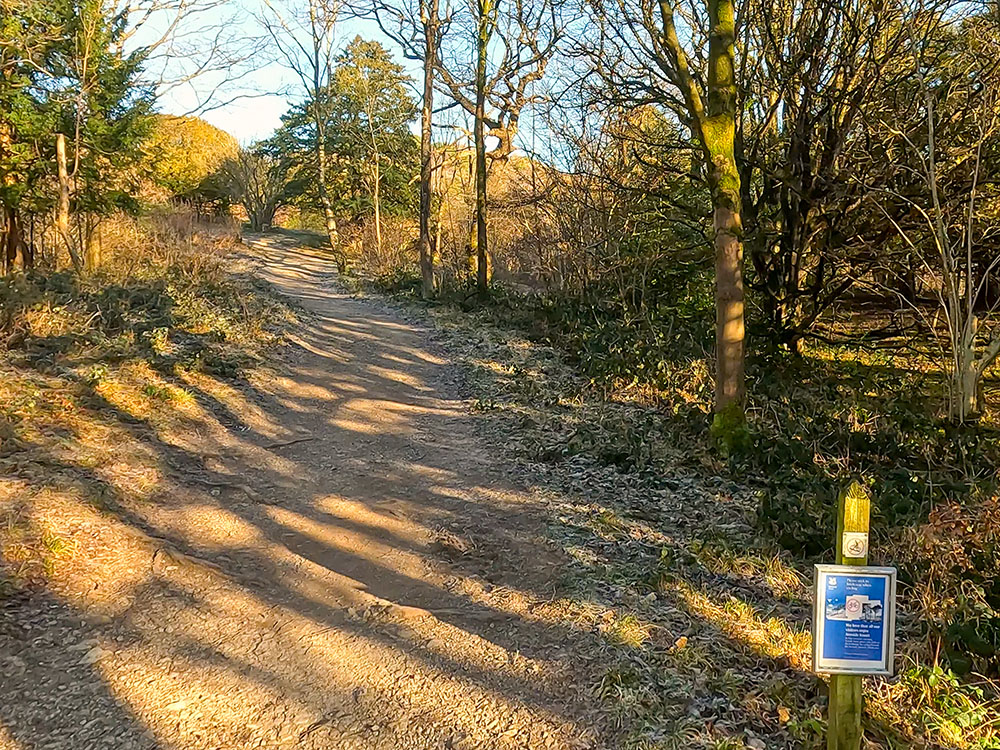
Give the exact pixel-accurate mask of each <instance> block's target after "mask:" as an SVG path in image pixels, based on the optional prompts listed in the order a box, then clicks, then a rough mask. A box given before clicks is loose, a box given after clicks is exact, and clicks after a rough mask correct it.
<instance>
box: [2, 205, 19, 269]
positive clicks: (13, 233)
mask: <svg viewBox="0 0 1000 750" xmlns="http://www.w3.org/2000/svg"><path fill="white" fill-rule="evenodd" d="M4 214H5V216H4V234H3V240H4V242H3V246H4V258H3V267H4V272H5V273H12V272H13V271H14V264H15V263H16V262H17V248H18V244H19V242H20V240H19V235H20V228H19V227H18V225H17V210H16V209H15V208H14V207H13V206H7V207H6V208H5V210H4Z"/></svg>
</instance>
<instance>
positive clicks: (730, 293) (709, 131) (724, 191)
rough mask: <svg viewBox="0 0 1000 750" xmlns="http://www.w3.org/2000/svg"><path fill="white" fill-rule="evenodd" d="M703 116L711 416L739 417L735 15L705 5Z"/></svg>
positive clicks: (712, 3) (726, 0) (716, 2)
mask: <svg viewBox="0 0 1000 750" xmlns="http://www.w3.org/2000/svg"><path fill="white" fill-rule="evenodd" d="M708 11H709V24H710V26H711V36H710V37H709V48H708V49H709V61H708V112H707V117H706V119H705V123H704V126H703V138H704V140H705V148H706V151H707V152H708V155H709V158H710V160H711V163H710V164H709V187H710V188H711V193H712V207H713V221H712V224H713V229H714V232H715V300H716V307H715V310H716V325H715V337H716V344H715V348H716V380H715V411H716V413H723V412H732V413H733V414H734V415H739V416H742V415H743V413H744V397H745V387H746V386H745V376H744V366H743V358H744V321H743V315H744V313H743V241H742V226H741V223H740V175H739V171H738V170H737V165H736V153H735V136H736V82H735V78H734V73H733V71H734V66H735V61H734V53H733V47H734V42H735V14H734V9H733V3H732V0H709V2H708Z"/></svg>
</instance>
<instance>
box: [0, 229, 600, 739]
mask: <svg viewBox="0 0 1000 750" xmlns="http://www.w3.org/2000/svg"><path fill="white" fill-rule="evenodd" d="M252 246H253V248H254V252H255V254H256V255H257V257H259V258H262V259H265V260H266V263H265V264H264V265H262V268H261V273H262V274H264V276H265V277H266V278H267V279H268V280H269V281H271V282H272V283H273V284H274V285H275V286H276V287H277V288H278V289H279V290H281V291H282V292H283V293H285V294H287V295H289V296H292V297H294V298H296V299H297V300H299V302H300V303H301V304H302V305H303V306H304V307H305V308H306V310H307V311H308V314H307V315H305V316H303V320H304V321H305V323H303V324H302V325H301V326H300V327H298V328H297V329H296V330H295V331H294V335H293V336H292V343H291V345H290V346H289V347H288V348H287V350H286V351H284V352H282V353H281V361H280V363H278V364H276V365H275V366H274V367H273V368H272V369H268V370H261V371H260V372H259V373H257V374H256V375H255V376H253V377H252V378H251V379H250V382H249V383H243V384H233V383H228V384H227V383H221V382H219V381H214V380H211V379H207V378H206V379H204V380H197V379H192V380H191V381H190V382H188V383H187V384H186V387H187V389H188V390H189V391H190V392H192V393H193V394H194V396H195V401H196V405H195V407H196V408H191V409H188V410H187V411H186V412H185V413H184V415H183V419H176V420H172V421H168V422H164V423H162V424H159V423H156V422H154V421H139V422H138V423H136V424H132V425H130V426H128V427H127V430H128V439H127V440H124V439H123V440H121V441H120V445H115V446H111V447H110V452H111V454H112V456H113V458H112V459H111V460H110V461H109V463H108V465H101V466H94V467H90V468H89V469H87V470H86V472H85V471H84V470H83V469H81V468H79V467H77V468H75V469H74V470H73V471H75V472H76V475H78V476H79V478H80V481H87V482H102V481H103V482H107V483H108V485H109V487H111V483H110V481H109V480H107V479H106V472H108V471H111V470H114V472H115V476H116V477H117V480H116V481H118V483H119V485H120V484H121V482H122V479H121V478H122V477H123V476H124V477H130V479H129V480H128V481H129V482H130V483H131V484H130V485H129V486H130V488H131V490H130V491H129V492H122V491H118V493H117V494H115V493H114V492H112V491H111V490H113V489H114V487H111V489H109V493H108V494H109V497H108V502H107V506H106V507H105V508H103V509H102V508H94V507H91V506H85V505H80V504H77V505H74V506H73V509H72V511H70V510H68V509H67V508H68V507H69V506H68V505H67V504H66V503H67V502H68V501H66V500H65V498H61V497H60V496H59V495H58V493H53V492H43V491H38V490H37V488H33V487H32V486H31V482H30V481H28V480H23V481H10V482H6V483H3V487H2V488H0V501H3V500H4V499H6V500H8V501H9V500H11V498H16V497H17V496H18V495H19V493H20V497H21V498H22V499H23V498H25V497H27V496H28V495H29V494H30V496H31V505H32V509H33V511H32V512H33V513H35V514H45V513H46V512H48V513H49V518H50V519H51V518H56V517H59V514H62V516H61V520H60V521H59V522H58V524H57V525H59V526H60V530H61V533H63V534H65V535H66V536H68V537H69V538H71V539H72V543H73V544H74V549H75V553H74V562H73V565H72V566H71V568H70V569H69V570H67V571H65V572H64V574H63V575H62V576H61V577H60V579H59V581H58V582H57V583H55V584H53V585H52V586H50V587H49V588H47V589H45V590H42V591H36V592H34V593H31V594H24V595H21V596H15V597H9V598H7V599H0V748H3V749H4V750H8V749H9V750H15V749H16V750H36V749H37V750H41V748H74V750H89V749H90V748H178V749H180V748H185V749H186V748H192V749H194V748H199V749H200V748H205V749H206V750H207V749H208V748H254V747H263V748H280V747H290V748H373V749H376V748H386V749H387V750H388V749H389V748H400V749H401V748H577V747H579V748H590V747H593V748H597V747H605V746H607V744H608V743H607V742H606V741H602V740H601V739H599V736H598V733H597V732H596V731H595V730H594V729H593V728H592V723H593V722H594V717H595V714H594V708H593V706H592V705H591V703H590V699H589V698H588V691H587V690H586V688H585V687H584V686H585V684H587V683H588V682H589V679H584V677H583V670H584V669H585V667H584V666H582V665H583V664H584V662H583V661H582V660H580V659H579V658H577V648H578V645H579V644H580V643H582V642H585V641H586V640H587V639H588V638H590V637H591V634H590V633H587V632H579V631H578V630H577V629H576V627H575V626H574V624H573V623H572V622H568V621H565V620H563V619H562V618H560V616H559V608H558V604H557V603H555V602H553V598H554V596H555V591H556V587H555V584H554V581H555V580H556V579H557V578H558V576H559V574H560V568H561V565H562V561H561V559H560V553H559V552H558V550H555V549H553V548H551V547H550V546H549V545H548V544H547V542H546V541H545V540H544V539H543V535H542V533H541V532H542V526H541V524H542V523H543V521H542V520H541V519H542V515H541V512H540V507H541V503H542V500H541V499H540V497H539V496H536V494H535V493H533V492H532V491H531V490H530V489H526V488H525V486H524V485H525V483H524V482H523V481H521V480H519V479H517V478H515V477H513V476H509V475H508V467H507V466H505V465H504V461H502V460H499V459H496V458H495V456H496V455H499V454H498V453H496V452H495V451H494V450H491V446H490V445H489V444H487V442H486V441H484V440H483V438H482V437H481V436H480V434H479V432H478V431H477V429H476V425H475V423H474V419H475V418H474V417H473V416H471V415H470V413H469V411H468V408H467V403H466V401H465V400H463V398H462V386H461V378H460V376H459V373H458V372H457V370H456V368H455V367H454V366H453V365H451V364H449V362H448V360H447V359H446V358H445V357H444V356H443V355H442V354H441V352H439V351H437V350H436V348H435V347H434V346H433V344H432V343H430V336H429V334H428V333H427V332H426V331H424V330H421V329H420V328H419V327H418V326H415V325H413V324H412V323H409V322H407V321H406V320H405V318H403V317H402V316H400V315H399V314H398V313H396V312H393V311H392V310H391V309H390V308H388V307H384V306H382V305H381V304H380V303H377V302H373V301H369V300H362V299H357V298H354V297H352V296H351V295H349V294H345V293H343V292H342V291H340V290H339V289H338V287H337V286H336V281H335V279H334V278H333V277H332V276H331V272H330V269H331V265H332V264H331V263H330V262H329V260H327V259H324V258H322V257H320V256H318V255H316V254H315V253H314V252H313V251H309V250H307V249H303V248H300V247H298V246H296V245H294V244H292V243H291V242H290V241H288V240H287V239H286V240H282V239H274V238H269V239H268V238H256V239H255V240H254V241H253V242H252ZM108 408H109V409H111V410H112V411H113V405H110V406H109V407H108ZM133 421H134V420H133ZM102 472H103V473H102ZM102 477H104V478H102ZM137 497H140V498H142V499H140V500H137V499H136V498H137ZM47 508H48V511H47V510H46V509H47Z"/></svg>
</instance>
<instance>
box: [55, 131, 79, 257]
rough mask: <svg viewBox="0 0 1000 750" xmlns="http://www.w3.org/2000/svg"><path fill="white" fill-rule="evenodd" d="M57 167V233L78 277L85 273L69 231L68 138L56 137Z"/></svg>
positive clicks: (60, 134)
mask: <svg viewBox="0 0 1000 750" xmlns="http://www.w3.org/2000/svg"><path fill="white" fill-rule="evenodd" d="M56 167H57V169H58V171H59V206H58V208H57V210H56V231H57V232H58V233H59V236H60V237H61V238H62V241H63V243H64V244H65V245H66V251H67V252H68V253H69V258H70V260H71V261H72V263H73V269H74V270H75V271H76V273H77V275H81V274H82V273H83V262H82V261H81V259H80V254H79V253H78V252H77V251H76V245H75V244H74V242H73V235H72V234H70V231H69V171H68V170H67V169H66V136H64V135H63V134H62V133H59V134H57V135H56Z"/></svg>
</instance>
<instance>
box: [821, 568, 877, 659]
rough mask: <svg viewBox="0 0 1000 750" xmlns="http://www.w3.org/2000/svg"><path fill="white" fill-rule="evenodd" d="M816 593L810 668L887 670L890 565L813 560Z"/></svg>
mask: <svg viewBox="0 0 1000 750" xmlns="http://www.w3.org/2000/svg"><path fill="white" fill-rule="evenodd" d="M815 594H816V606H815V608H814V627H813V668H814V669H815V671H817V672H823V673H826V674H892V656H893V646H894V641H895V630H896V628H895V619H896V618H895V614H896V602H895V599H896V570H895V568H871V567H860V566H852V565H817V566H816V591H815Z"/></svg>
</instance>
